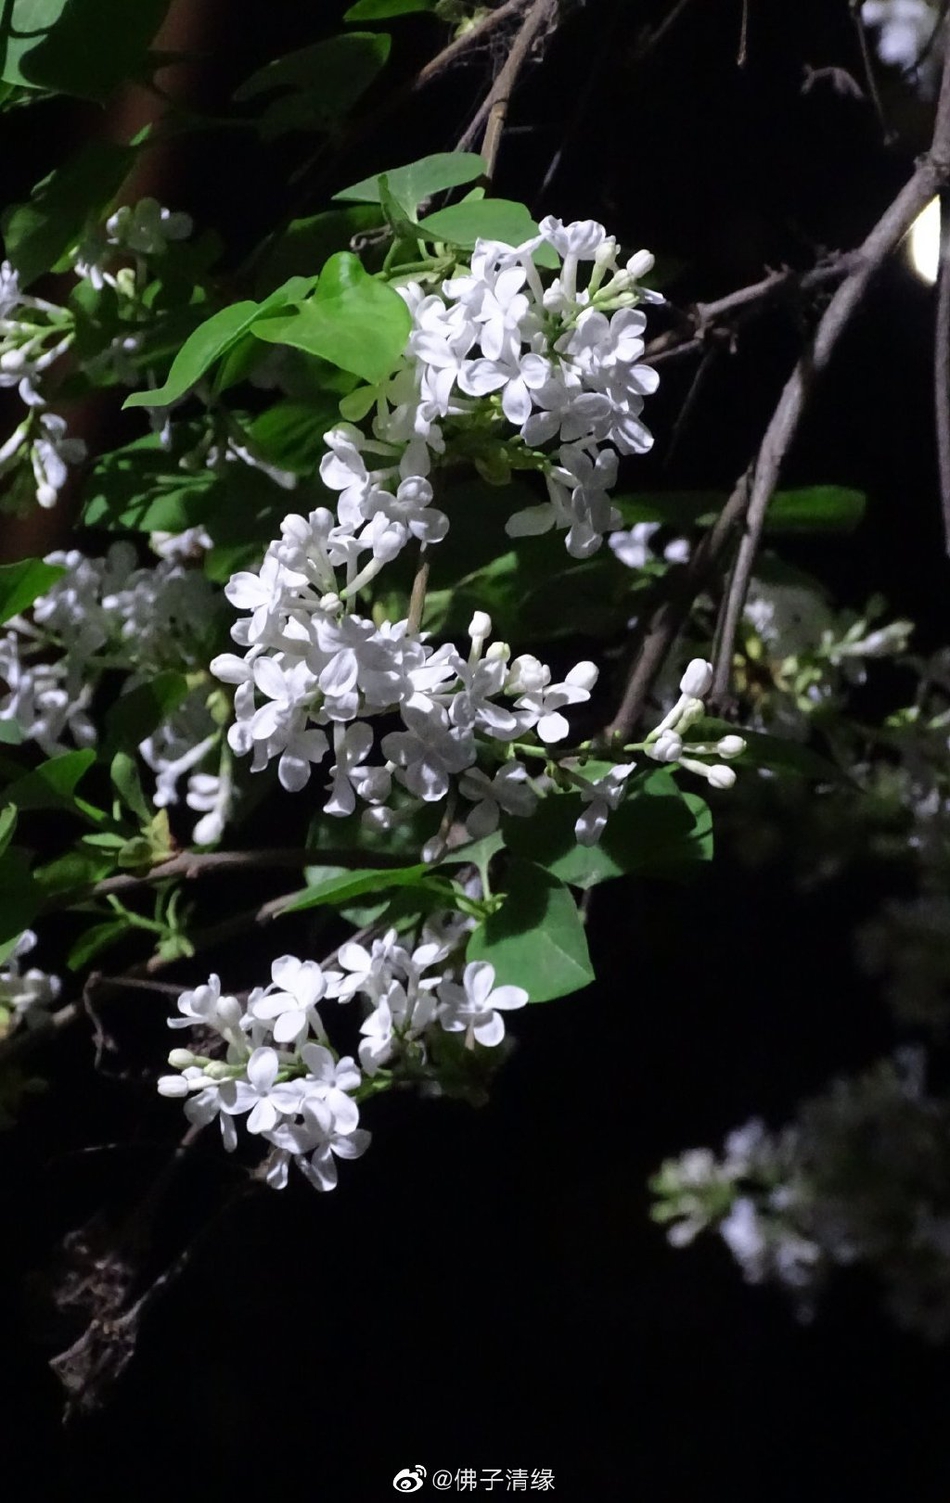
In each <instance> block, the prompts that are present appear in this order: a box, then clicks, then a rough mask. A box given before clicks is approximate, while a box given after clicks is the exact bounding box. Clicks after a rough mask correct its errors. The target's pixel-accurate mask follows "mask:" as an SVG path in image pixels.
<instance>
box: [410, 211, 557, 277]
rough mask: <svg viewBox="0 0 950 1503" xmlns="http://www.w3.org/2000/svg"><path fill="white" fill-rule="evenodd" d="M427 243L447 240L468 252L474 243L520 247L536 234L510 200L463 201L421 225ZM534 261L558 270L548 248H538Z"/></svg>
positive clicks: (526, 216)
mask: <svg viewBox="0 0 950 1503" xmlns="http://www.w3.org/2000/svg"><path fill="white" fill-rule="evenodd" d="M419 228H420V230H422V232H423V233H424V235H425V238H426V239H427V240H447V241H448V242H449V243H450V244H451V245H460V246H461V247H462V248H463V249H464V250H471V248H472V246H473V245H474V244H475V241H476V240H500V241H502V242H503V244H505V245H523V244H524V242H525V241H526V240H530V239H531V238H532V237H533V236H534V235H536V234H537V233H538V226H537V225H536V224H535V222H534V220H533V219H532V218H531V215H530V214H529V213H528V211H527V209H526V208H525V206H524V204H519V203H515V202H514V201H513V200H512V199H509V198H482V199H466V201H465V202H464V203H461V204H450V205H449V207H448V208H447V209H439V210H438V212H437V213H435V214H429V215H427V216H426V218H425V219H423V220H421V221H420V224H419ZM534 259H535V261H537V262H538V264H539V265H541V266H560V264H561V263H560V260H559V258H558V256H557V253H556V252H555V251H554V249H553V248H552V247H551V246H550V245H540V246H539V247H538V249H537V250H536V251H535V253H534Z"/></svg>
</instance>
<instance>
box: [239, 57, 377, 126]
mask: <svg viewBox="0 0 950 1503" xmlns="http://www.w3.org/2000/svg"><path fill="white" fill-rule="evenodd" d="M391 45H392V43H391V40H390V38H389V36H387V35H386V34H385V33H380V32H374V31H352V32H348V33H347V34H346V35H345V36H338V37H329V38H328V39H327V40H326V41H324V42H314V43H312V44H311V45H310V46H309V47H301V48H300V49H299V50H298V51H296V52H291V53H288V54H287V56H286V57H279V58H276V59H275V60H274V61H273V62H270V63H268V64H267V65H266V67H264V68H259V69H258V70H257V72H256V73H252V74H251V76H250V78H248V79H246V80H245V81H244V83H243V84H241V86H240V88H238V89H237V90H235V94H234V98H235V99H236V100H237V101H238V102H239V103H243V102H245V101H246V100H249V99H256V98H257V97H258V96H259V95H261V94H270V93H274V92H276V91H280V92H281V95H282V97H281V98H278V99H276V100H274V102H273V103H271V104H270V105H268V106H267V107H266V108H265V110H264V112H263V114H262V116H261V120H260V132H261V135H262V136H263V137H264V139H265V140H271V139H273V138H274V137H275V136H278V135H281V134H282V133H283V132H285V131H288V130H317V131H326V130H330V129H332V127H333V126H334V125H335V124H336V122H337V121H339V120H340V119H342V117H343V116H345V115H346V114H347V113H348V112H349V110H350V109H352V107H353V105H354V104H355V103H356V101H357V100H358V99H359V98H360V96H361V95H362V94H363V93H365V91H366V89H367V88H368V87H369V85H370V84H371V83H372V82H373V79H374V78H375V77H376V75H377V74H378V73H379V72H380V70H381V69H382V68H383V67H384V65H385V63H386V59H387V58H388V56H389V50H390V47H391Z"/></svg>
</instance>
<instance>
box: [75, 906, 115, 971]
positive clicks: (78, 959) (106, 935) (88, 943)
mask: <svg viewBox="0 0 950 1503" xmlns="http://www.w3.org/2000/svg"><path fill="white" fill-rule="evenodd" d="M128 933H129V925H128V922H127V920H126V919H107V920H106V921H105V923H102V924H93V926H92V928H91V929H87V930H86V932H85V934H81V935H80V937H79V938H78V939H77V941H76V943H75V944H74V945H73V947H72V949H71V950H70V952H69V954H68V955H67V957H66V964H67V965H68V967H69V969H70V970H71V971H81V970H82V968H83V966H84V965H88V963H89V961H90V960H92V958H93V956H95V955H98V954H99V952H100V950H105V949H107V948H108V946H109V945H114V944H116V943H117V942H118V941H119V940H120V939H122V938H124V936H125V935H127V934H128Z"/></svg>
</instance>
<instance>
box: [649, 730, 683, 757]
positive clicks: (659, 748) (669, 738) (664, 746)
mask: <svg viewBox="0 0 950 1503" xmlns="http://www.w3.org/2000/svg"><path fill="white" fill-rule="evenodd" d="M646 752H647V756H648V757H652V758H653V760H654V762H678V761H679V759H680V757H681V755H682V752H683V738H682V736H678V735H677V734H676V732H675V731H670V730H667V731H661V732H660V734H659V735H658V736H657V738H656V740H655V741H654V742H653V744H652V746H648V747H647V749H646Z"/></svg>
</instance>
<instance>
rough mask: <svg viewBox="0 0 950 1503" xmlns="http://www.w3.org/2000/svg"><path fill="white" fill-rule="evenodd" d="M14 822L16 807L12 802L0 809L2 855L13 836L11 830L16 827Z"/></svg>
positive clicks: (0, 853)
mask: <svg viewBox="0 0 950 1503" xmlns="http://www.w3.org/2000/svg"><path fill="white" fill-rule="evenodd" d="M16 822H17V810H16V807H15V805H13V804H7V806H6V808H4V809H3V810H0V856H2V855H3V853H4V851H5V850H6V848H7V846H8V845H9V844H10V841H11V840H12V838H13V832H14V830H15V829H16Z"/></svg>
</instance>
